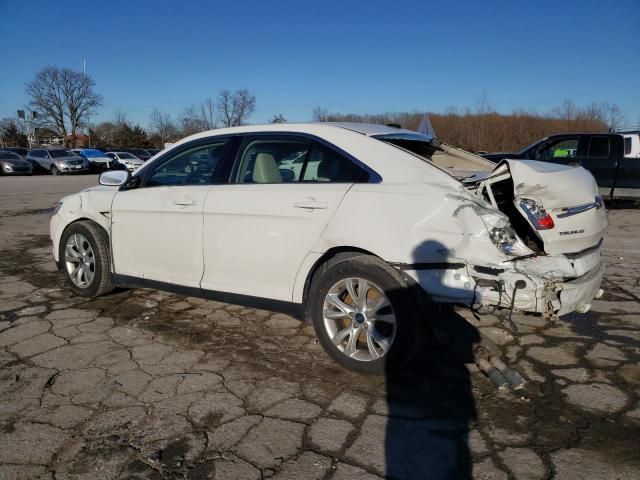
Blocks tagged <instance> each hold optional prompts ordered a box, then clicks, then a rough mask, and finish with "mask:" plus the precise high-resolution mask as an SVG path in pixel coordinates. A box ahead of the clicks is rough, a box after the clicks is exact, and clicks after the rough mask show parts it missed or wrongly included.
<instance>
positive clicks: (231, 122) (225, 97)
mask: <svg viewBox="0 0 640 480" xmlns="http://www.w3.org/2000/svg"><path fill="white" fill-rule="evenodd" d="M255 109H256V97H255V95H252V94H251V93H250V92H249V91H248V90H244V89H242V90H236V91H235V92H231V91H230V90H222V91H221V92H220V95H219V96H218V104H217V110H218V120H219V121H220V123H222V125H223V126H225V127H235V126H238V125H242V124H243V123H245V122H246V121H247V119H248V118H249V117H250V116H251V114H252V113H253V112H254V111H255Z"/></svg>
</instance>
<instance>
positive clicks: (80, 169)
mask: <svg viewBox="0 0 640 480" xmlns="http://www.w3.org/2000/svg"><path fill="white" fill-rule="evenodd" d="M56 167H57V168H58V170H59V171H60V172H61V173H85V172H88V171H89V167H87V166H85V165H60V164H56Z"/></svg>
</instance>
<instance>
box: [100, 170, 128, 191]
mask: <svg viewBox="0 0 640 480" xmlns="http://www.w3.org/2000/svg"><path fill="white" fill-rule="evenodd" d="M130 178H131V175H130V174H129V171H128V170H109V171H106V172H103V173H101V174H100V177H99V179H98V182H99V183H100V185H106V186H107V187H119V186H121V185H124V184H125V183H127V182H128V181H129V179H130Z"/></svg>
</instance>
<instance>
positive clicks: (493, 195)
mask: <svg viewBox="0 0 640 480" xmlns="http://www.w3.org/2000/svg"><path fill="white" fill-rule="evenodd" d="M477 187H478V188H477V193H478V194H482V195H484V196H485V197H487V199H488V200H489V201H491V202H492V203H493V204H494V205H495V206H497V207H498V208H499V209H500V210H501V211H502V212H503V213H505V214H506V215H507V216H508V217H509V219H510V220H511V222H512V223H513V225H514V227H515V228H516V231H518V233H519V234H520V236H521V237H525V238H528V239H529V241H530V243H531V242H533V243H537V244H538V246H539V248H538V251H539V252H540V253H542V252H544V253H546V254H549V255H554V254H568V253H576V252H580V251H583V250H586V249H589V248H591V247H594V246H596V245H598V244H599V243H600V241H601V240H602V238H603V237H604V234H605V231H606V228H607V214H606V210H605V208H604V205H603V203H602V200H601V199H600V197H599V195H598V187H597V185H596V183H595V180H594V179H593V176H592V175H591V174H590V173H589V172H588V171H587V170H585V169H584V168H582V167H570V166H566V165H559V164H554V163H546V162H537V161H533V160H504V161H502V162H501V163H500V164H499V165H498V166H497V167H496V168H495V169H494V170H493V171H492V172H491V173H490V174H489V175H487V176H486V177H484V179H480V180H479V181H478V182H477Z"/></svg>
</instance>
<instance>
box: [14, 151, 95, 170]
mask: <svg viewBox="0 0 640 480" xmlns="http://www.w3.org/2000/svg"><path fill="white" fill-rule="evenodd" d="M27 160H29V161H30V162H31V163H32V164H33V166H34V171H35V170H38V169H40V170H41V171H44V172H46V173H50V174H52V175H59V174H61V173H86V172H88V171H89V166H90V163H89V161H88V160H87V159H85V158H83V157H81V156H80V155H78V154H75V153H73V152H71V151H70V150H67V149H66V148H35V149H33V150H31V151H30V152H29V153H28V154H27Z"/></svg>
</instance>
